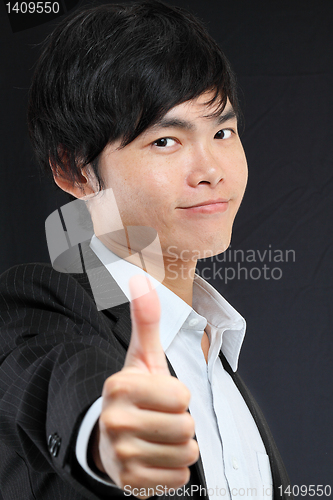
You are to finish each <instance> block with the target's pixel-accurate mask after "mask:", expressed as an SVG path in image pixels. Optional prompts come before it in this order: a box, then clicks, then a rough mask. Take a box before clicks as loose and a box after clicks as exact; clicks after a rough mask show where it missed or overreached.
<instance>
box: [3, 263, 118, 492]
mask: <svg viewBox="0 0 333 500" xmlns="http://www.w3.org/2000/svg"><path fill="white" fill-rule="evenodd" d="M111 328H112V322H110V321H109V320H106V319H105V316H104V315H101V314H100V313H98V311H97V308H96V306H95V303H94V301H93V299H92V298H91V297H90V296H89V295H88V293H87V292H86V291H85V290H84V289H83V288H82V286H81V285H80V284H79V283H78V282H77V281H76V280H75V279H74V278H73V277H72V276H70V275H67V274H62V273H58V272H56V271H54V270H53V269H52V267H51V266H47V265H43V264H28V265H22V266H17V267H14V268H12V269H10V270H9V271H7V272H6V273H4V274H3V275H2V276H1V278H0V338H1V345H0V381H1V382H0V440H1V441H2V442H4V443H5V444H6V445H7V447H8V448H10V449H11V450H13V452H16V453H17V454H19V455H20V456H21V457H22V458H23V459H24V460H25V461H26V463H27V464H28V466H29V467H32V468H33V469H34V471H38V472H40V473H41V474H47V473H49V472H56V473H57V474H58V475H59V476H61V478H62V479H63V480H65V481H68V482H69V483H70V485H71V486H72V487H74V488H76V489H77V490H78V491H80V492H81V494H82V495H83V497H84V498H91V499H97V498H99V499H101V498H110V494H111V495H112V497H113V498H115V497H117V496H119V497H123V494H122V492H121V490H118V489H116V488H113V487H111V486H110V487H106V486H105V487H104V489H102V490H101V485H100V484H98V482H97V481H95V480H93V479H91V478H88V477H87V475H86V474H85V473H84V471H83V470H82V469H81V468H80V466H79V465H78V463H77V462H76V459H75V441H76V436H77V432H78V428H79V426H80V423H81V420H82V418H83V416H84V414H85V412H86V411H87V409H88V408H89V407H90V406H91V405H92V403H93V402H94V401H95V400H96V399H97V398H98V397H99V396H100V395H101V391H102V387H103V383H104V381H105V379H106V378H107V377H108V376H110V375H111V374H112V373H115V372H117V371H119V370H120V369H121V368H122V366H123V361H124V356H125V352H124V348H123V347H122V346H121V345H120V344H119V343H118V341H117V340H116V338H115V337H114V336H113V335H112V333H111ZM110 490H111V491H110ZM93 492H97V496H96V494H95V493H93Z"/></svg>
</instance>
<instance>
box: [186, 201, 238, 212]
mask: <svg viewBox="0 0 333 500" xmlns="http://www.w3.org/2000/svg"><path fill="white" fill-rule="evenodd" d="M229 201H230V200H227V199H223V198H219V199H217V200H205V201H201V202H200V203H197V204H196V205H190V206H188V207H179V208H180V209H181V210H184V212H187V213H192V214H197V213H202V214H213V213H218V212H225V211H226V210H227V209H228V204H229Z"/></svg>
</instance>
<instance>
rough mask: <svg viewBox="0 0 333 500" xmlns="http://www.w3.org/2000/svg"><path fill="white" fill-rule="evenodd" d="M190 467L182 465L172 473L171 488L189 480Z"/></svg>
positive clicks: (182, 484) (178, 486)
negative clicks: (172, 483) (172, 482)
mask: <svg viewBox="0 0 333 500" xmlns="http://www.w3.org/2000/svg"><path fill="white" fill-rule="evenodd" d="M190 475H191V473H190V469H189V468H188V467H183V468H180V469H178V470H177V473H175V474H174V478H173V479H174V483H175V484H174V486H173V488H175V489H176V488H180V487H181V486H184V484H187V483H188V482H189V480H190Z"/></svg>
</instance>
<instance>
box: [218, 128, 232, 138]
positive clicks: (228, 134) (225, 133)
mask: <svg viewBox="0 0 333 500" xmlns="http://www.w3.org/2000/svg"><path fill="white" fill-rule="evenodd" d="M231 136H232V130H230V129H229V128H223V129H222V130H219V131H218V132H216V134H215V136H214V139H229V137H231Z"/></svg>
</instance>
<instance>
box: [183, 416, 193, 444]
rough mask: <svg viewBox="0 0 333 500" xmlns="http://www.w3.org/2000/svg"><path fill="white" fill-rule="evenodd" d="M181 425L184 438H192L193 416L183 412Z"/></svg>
mask: <svg viewBox="0 0 333 500" xmlns="http://www.w3.org/2000/svg"><path fill="white" fill-rule="evenodd" d="M182 419H183V425H182V433H183V435H184V438H185V439H190V438H193V436H194V433H195V422H194V419H193V417H192V416H191V415H190V413H189V412H185V413H184V414H183V415H182Z"/></svg>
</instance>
